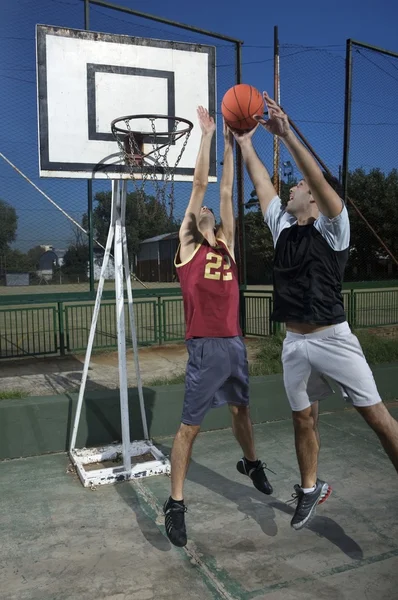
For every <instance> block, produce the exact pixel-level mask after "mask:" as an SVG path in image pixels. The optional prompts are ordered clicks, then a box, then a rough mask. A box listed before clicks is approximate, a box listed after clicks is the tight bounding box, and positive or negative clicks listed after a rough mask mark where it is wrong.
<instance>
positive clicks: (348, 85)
mask: <svg viewBox="0 0 398 600" xmlns="http://www.w3.org/2000/svg"><path fill="white" fill-rule="evenodd" d="M345 69H346V71H345V99H344V147H343V195H344V202H347V194H348V164H349V154H350V134H351V101H352V42H351V40H350V39H349V40H347V44H346V57H345Z"/></svg>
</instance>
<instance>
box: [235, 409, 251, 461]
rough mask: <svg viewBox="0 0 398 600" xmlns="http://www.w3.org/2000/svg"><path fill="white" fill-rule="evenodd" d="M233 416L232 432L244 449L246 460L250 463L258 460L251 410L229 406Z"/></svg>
mask: <svg viewBox="0 0 398 600" xmlns="http://www.w3.org/2000/svg"><path fill="white" fill-rule="evenodd" d="M229 410H230V411H231V415H232V431H233V434H234V436H235V438H236V441H237V442H238V444H239V445H240V447H241V448H242V452H243V455H244V457H245V459H246V460H247V461H249V462H255V461H256V460H257V455H256V449H255V447H254V435H253V425H252V420H251V418H250V408H249V407H248V406H237V405H234V404H230V405H229Z"/></svg>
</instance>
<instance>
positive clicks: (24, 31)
mask: <svg viewBox="0 0 398 600" xmlns="http://www.w3.org/2000/svg"><path fill="white" fill-rule="evenodd" d="M104 4H106V3H104ZM104 4H103V5H98V4H96V3H94V2H85V3H83V2H81V1H80V0H68V1H67V2H65V1H61V0H40V2H38V3H35V6H34V10H32V6H31V3H30V2H27V1H26V0H25V2H24V0H22V2H18V3H14V4H12V3H8V4H7V7H6V8H5V9H4V11H3V12H5V13H6V19H4V20H3V23H4V30H3V31H2V32H1V44H2V45H3V52H2V55H3V60H2V66H1V68H0V77H1V79H2V83H3V85H2V91H1V92H0V107H1V114H2V116H3V119H2V131H1V135H0V151H1V152H2V154H3V156H4V157H5V158H6V159H7V160H8V161H10V162H11V163H12V164H13V165H15V166H16V167H17V168H18V169H19V170H20V171H21V172H22V173H23V174H24V175H25V176H26V177H27V178H28V179H29V180H30V182H31V183H29V181H27V179H26V178H24V177H23V176H22V175H21V174H20V173H18V172H17V171H16V170H15V169H13V167H12V166H11V165H10V162H6V161H5V160H4V159H3V158H1V157H0V186H1V187H0V209H1V213H2V216H3V218H2V221H1V222H0V293H1V295H16V294H22V293H24V294H27V295H29V296H31V295H35V294H43V293H46V294H48V293H59V292H88V291H89V290H90V287H91V290H93V288H94V286H95V280H97V279H98V276H99V270H100V265H101V263H102V256H103V252H102V250H101V249H100V248H98V247H96V244H95V243H94V244H93V252H92V254H93V257H92V258H91V260H90V256H89V243H88V241H89V236H88V235H86V234H85V233H84V232H82V231H81V229H79V227H77V226H76V225H74V224H73V223H71V221H70V220H68V219H67V218H66V217H65V215H64V214H62V213H61V212H60V211H59V210H58V209H57V208H56V207H55V206H54V204H51V203H50V201H49V200H48V198H46V197H45V196H44V195H43V194H41V193H40V191H39V190H38V189H37V188H35V187H33V186H32V183H33V184H34V185H36V186H38V188H40V190H42V192H44V194H46V195H47V196H48V197H49V198H50V199H52V200H53V201H54V202H55V203H56V204H57V205H58V206H59V207H61V208H62V209H63V210H64V211H65V212H66V213H68V215H70V216H71V217H72V218H73V219H74V220H75V221H76V223H77V224H78V225H80V226H81V227H83V229H84V230H86V231H88V230H89V226H90V220H89V214H88V211H89V207H90V201H89V198H90V195H91V197H92V215H91V216H92V223H93V230H94V231H93V237H94V238H96V240H98V242H100V243H101V244H102V245H104V244H105V240H106V235H107V229H108V224H109V216H110V197H111V182H110V180H95V179H94V180H93V181H92V183H90V184H89V183H88V182H87V181H86V180H73V179H47V178H39V175H38V173H39V166H38V138H37V136H38V133H37V99H36V94H37V92H36V43H35V28H36V24H37V23H41V24H46V25H55V26H61V27H68V28H74V29H84V28H85V25H88V29H90V30H91V31H95V32H106V33H109V34H123V35H129V36H136V37H143V38H156V39H158V40H171V41H176V42H179V41H183V42H188V43H193V44H203V45H211V46H215V49H216V92H217V99H216V106H217V111H219V110H220V104H221V98H222V96H223V95H224V93H225V92H226V91H227V90H228V89H229V88H230V87H231V86H233V85H234V84H235V83H237V81H238V77H239V76H240V72H239V59H240V48H239V44H236V43H234V42H230V41H227V40H222V39H217V38H215V37H213V36H210V35H205V34H202V33H199V32H195V31H190V30H184V29H182V28H179V27H175V26H172V25H169V24H164V23H157V22H153V21H151V20H148V19H144V18H141V17H139V16H137V15H133V14H128V13H126V12H121V11H120V10H117V9H116V8H115V7H113V8H110V7H109V6H105V5H104ZM23 5H25V10H24V6H23ZM87 9H88V10H87ZM60 68H62V66H61V65H60ZM114 116H115V118H116V117H118V116H120V115H118V114H115V115H114ZM177 116H181V117H184V115H183V114H182V115H177ZM216 116H217V117H220V116H221V115H220V114H217V115H216ZM216 143H217V158H214V159H213V160H214V161H216V162H217V175H218V183H213V184H210V185H209V189H208V193H207V196H206V204H207V205H208V206H210V207H211V208H213V209H214V211H215V214H216V216H218V214H219V208H218V207H219V197H220V196H219V183H220V177H221V165H220V163H221V162H222V155H223V134H222V119H221V118H218V119H217V142H216ZM89 186H92V191H91V189H90V187H89ZM235 189H238V186H236V188H235ZM134 191H135V188H134V186H133V185H132V184H130V185H129V188H128V199H127V202H128V215H127V222H126V226H127V236H128V240H129V245H130V250H132V251H133V252H132V254H133V255H134V254H137V253H138V249H139V248H140V243H141V242H142V241H143V240H145V239H148V238H152V237H154V236H160V235H164V236H167V234H170V238H171V239H173V235H174V238H175V232H176V231H177V230H178V226H179V223H180V220H181V219H182V217H183V215H184V212H185V208H186V205H187V202H188V199H189V195H190V191H191V184H190V183H184V182H176V183H175V185H174V198H173V211H172V214H171V213H170V212H169V211H166V212H165V211H163V212H162V211H160V212H159V211H157V212H156V210H154V206H153V204H154V202H153V199H151V198H150V196H151V195H153V194H154V192H155V191H156V190H155V189H154V187H153V186H152V187H151V186H150V185H149V186H148V188H147V192H148V197H147V198H146V197H145V196H144V197H142V196H141V197H140V198H137V196H136V195H134ZM237 198H238V194H236V199H237ZM236 202H237V203H238V200H236ZM155 204H156V202H155ZM236 210H237V212H238V206H236ZM151 215H152V217H153V218H151ZM240 240H241V242H242V236H240ZM168 241H169V240H168ZM176 245H177V242H176V240H175V242H174V245H173V244H171V243H168V245H167V253H166V254H167V257H166V259H167V260H168V262H169V263H171V264H172V254H173V251H174V250H175V247H176ZM169 246H170V248H171V250H170V248H169ZM171 246H173V247H171ZM169 254H170V256H169ZM132 260H133V263H134V264H133V265H132V266H133V270H134V271H135V272H136V274H137V275H138V272H137V271H138V270H139V268H138V265H137V259H136V258H135V259H134V256H132ZM144 275H146V276H147V280H148V279H149V280H150V279H151V277H153V278H154V279H153V280H154V282H155V283H154V284H153V285H157V286H160V287H161V286H162V282H164V281H170V272H169V271H168V272H167V273H163V274H162V273H160V272H159V273H158V272H156V273H155V275H154V274H153V273H151V272H148V273H144ZM110 277H111V274H110ZM137 285H138V284H137ZM108 287H109V288H110V289H112V288H113V283H112V282H109V283H108Z"/></svg>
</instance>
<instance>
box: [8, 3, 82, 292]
mask: <svg viewBox="0 0 398 600" xmlns="http://www.w3.org/2000/svg"><path fill="white" fill-rule="evenodd" d="M2 17H3V18H2V20H1V24H0V31H1V35H0V48H1V54H2V62H1V66H0V79H1V84H2V85H1V91H0V107H1V111H0V112H1V115H2V120H1V134H0V151H1V152H2V154H3V155H4V156H5V157H6V158H7V159H8V160H9V161H11V162H12V163H13V164H14V165H15V166H16V167H18V168H19V169H20V170H21V171H22V173H24V174H25V175H26V176H27V177H28V178H29V179H30V180H31V181H32V182H33V183H34V184H35V185H37V186H39V187H40V188H41V189H42V190H43V191H44V192H45V193H46V194H47V195H48V196H49V197H51V198H52V199H54V201H55V202H57V203H58V204H59V205H60V206H61V207H62V208H63V209H64V210H65V211H66V212H68V214H70V216H71V217H72V218H74V219H75V220H76V221H77V222H78V223H81V221H82V217H83V213H84V212H85V211H87V191H86V190H87V184H86V182H85V181H70V180H68V181H64V180H61V179H40V178H39V168H38V138H37V136H38V133H37V130H38V127H37V100H36V95H37V91H36V42H35V27H36V23H48V22H50V23H52V24H54V25H59V26H65V25H66V26H67V27H72V28H83V27H84V14H83V10H82V6H81V3H78V2H75V3H71V4H68V5H65V4H58V3H54V2H49V1H46V2H37V3H35V6H34V10H31V9H30V7H29V6H27V5H24V4H23V3H11V2H8V3H7V4H6V5H5V6H4V7H3V9H2ZM0 215H1V219H0V293H1V295H6V294H7V295H9V294H10V295H16V294H21V293H25V292H27V293H29V294H33V293H39V294H40V293H44V292H46V293H48V292H49V291H51V290H52V291H58V290H59V291H61V288H62V289H65V288H67V287H68V286H69V289H71V288H70V286H71V284H72V285H73V286H76V289H79V290H81V291H88V289H89V288H88V277H87V269H86V271H85V272H83V274H80V275H77V276H75V275H74V273H73V262H72V261H71V260H70V259H72V256H71V254H70V253H69V256H68V254H67V251H68V248H71V247H72V246H73V245H76V242H77V239H76V236H78V235H79V234H78V233H77V231H76V228H75V227H74V226H73V225H72V223H71V222H70V221H68V220H67V219H66V218H65V216H63V215H62V214H61V212H59V211H58V210H57V209H56V208H55V207H54V206H53V205H51V204H50V202H49V201H48V200H46V199H45V198H44V197H43V196H42V195H41V194H40V193H39V192H38V191H37V190H36V189H35V188H34V187H32V185H31V184H30V183H29V182H28V181H27V180H26V179H24V178H23V177H22V176H21V175H20V174H18V173H17V172H16V171H15V170H14V169H13V168H12V167H11V166H10V164H8V163H7V162H5V160H3V158H0ZM68 259H69V263H68ZM63 261H65V267H64V268H62V269H61V268H60V267H61V265H62V262H63Z"/></svg>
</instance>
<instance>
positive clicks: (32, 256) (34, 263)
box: [26, 246, 44, 271]
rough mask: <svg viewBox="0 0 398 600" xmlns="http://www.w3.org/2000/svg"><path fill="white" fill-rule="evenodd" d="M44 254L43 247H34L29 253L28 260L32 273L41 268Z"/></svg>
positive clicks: (27, 254)
mask: <svg viewBox="0 0 398 600" xmlns="http://www.w3.org/2000/svg"><path fill="white" fill-rule="evenodd" d="M42 254H44V249H43V247H42V246H34V247H33V248H30V250H28V251H27V253H26V258H27V262H28V264H29V268H30V270H31V271H37V269H38V268H39V260H40V257H41V255H42Z"/></svg>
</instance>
